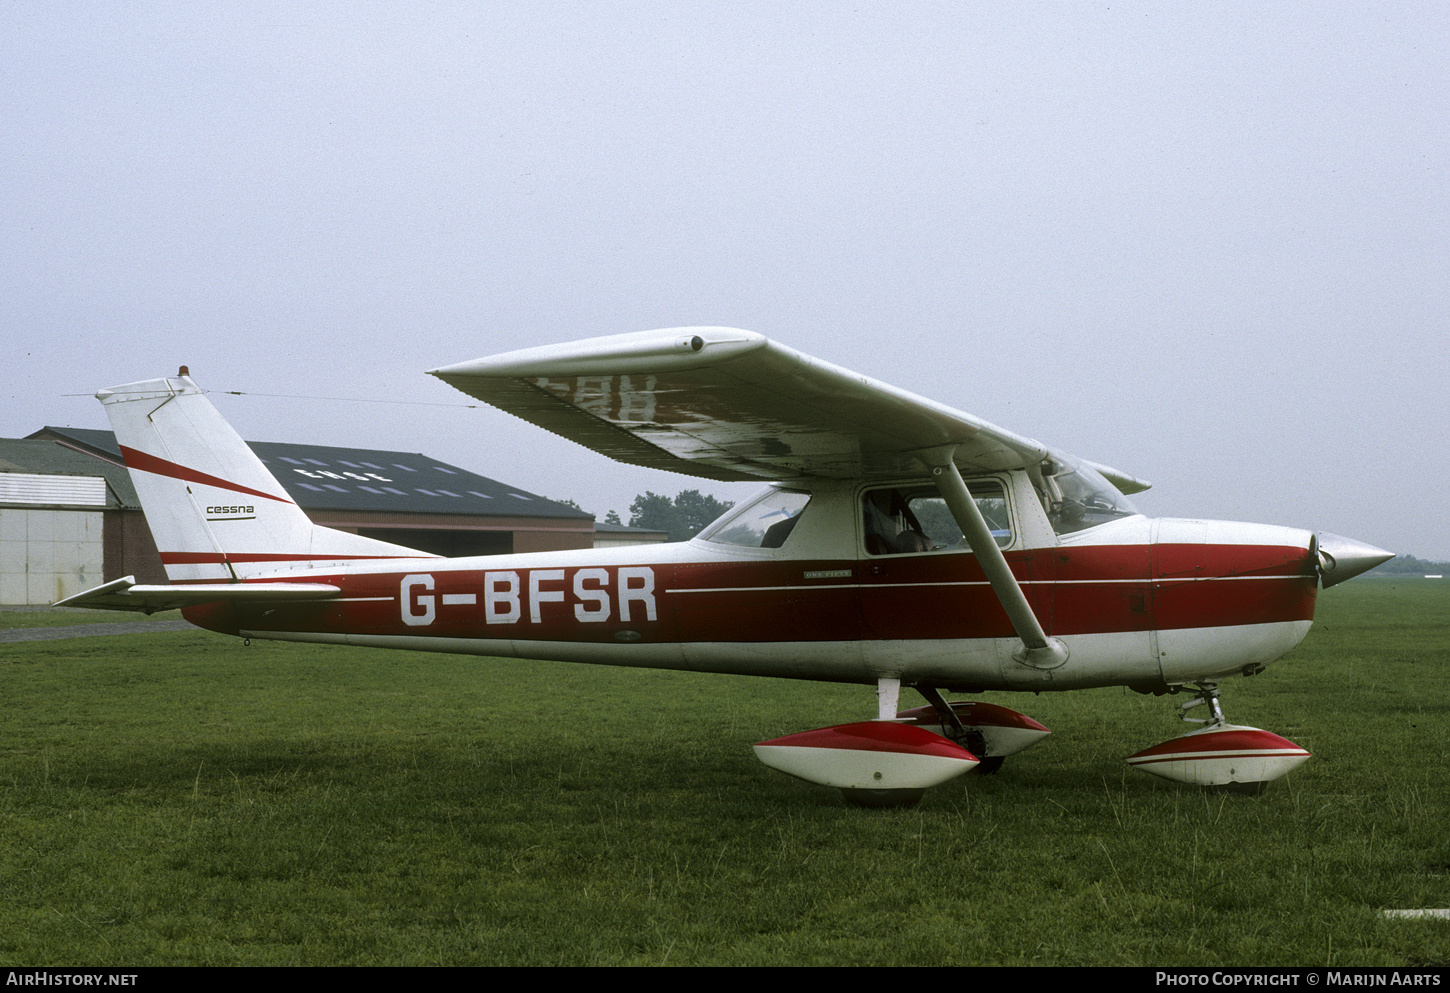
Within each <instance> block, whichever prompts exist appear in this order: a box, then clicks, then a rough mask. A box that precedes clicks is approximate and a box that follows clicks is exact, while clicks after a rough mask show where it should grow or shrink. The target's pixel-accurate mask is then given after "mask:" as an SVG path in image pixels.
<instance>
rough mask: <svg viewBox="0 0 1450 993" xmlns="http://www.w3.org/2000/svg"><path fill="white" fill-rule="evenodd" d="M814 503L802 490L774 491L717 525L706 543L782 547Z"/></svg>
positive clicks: (749, 546)
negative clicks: (807, 507) (808, 507)
mask: <svg viewBox="0 0 1450 993" xmlns="http://www.w3.org/2000/svg"><path fill="white" fill-rule="evenodd" d="M810 501H811V495H810V494H809V493H802V492H800V491H799V490H770V491H768V492H766V493H765V494H764V495H763V496H761V497H760V499H758V500H755V501H753V502H752V503H748V504H746V505H745V506H744V507H742V508H741V509H740V510H738V511H736V512H735V513H734V514H731V515H730V516H729V517H727V518H725V519H724V520H722V521H721V522H720V523H719V524H716V525H715V526H714V528H713V530H711V531H710V532H708V533H707V534H706V535H705V536H704V537H705V540H706V541H715V542H719V543H720V544H722V545H740V546H742V547H744V548H780V547H781V546H782V545H784V544H785V543H786V540H787V539H788V538H789V537H790V535H791V532H792V531H794V530H795V526H796V522H798V521H799V520H800V516H801V514H802V513H804V512H805V509H806V504H808V503H810Z"/></svg>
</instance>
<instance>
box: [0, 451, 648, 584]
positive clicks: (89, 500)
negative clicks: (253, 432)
mask: <svg viewBox="0 0 1450 993" xmlns="http://www.w3.org/2000/svg"><path fill="white" fill-rule="evenodd" d="M248 444H249V445H250V446H251V448H252V450H253V451H254V452H256V454H257V456H258V458H260V459H261V460H262V462H263V463H264V464H265V465H266V466H267V468H268V469H269V470H271V472H272V474H273V475H275V476H276V477H277V479H278V480H279V481H280V482H281V483H282V486H283V488H284V489H286V490H287V493H288V495H289V496H291V497H292V499H293V500H295V501H296V502H297V505H298V506H299V507H301V508H302V510H303V511H304V512H306V514H307V515H308V517H310V518H312V520H313V521H315V522H316V523H318V524H322V525H325V526H327V527H331V528H337V529H338V530H342V531H352V532H355V533H357V534H362V535H366V536H367V537H370V538H379V539H381V540H383V541H390V542H394V543H396V544H400V545H406V546H408V547H409V548H417V549H419V550H420V551H426V552H433V553H436V554H440V555H448V556H461V555H495V554H504V553H508V552H542V551H551V550H557V549H568V548H590V547H592V546H593V545H594V537H595V530H594V520H593V518H592V517H591V516H590V515H589V514H587V513H584V512H583V511H580V510H577V509H575V508H573V507H570V506H568V505H566V504H562V503H559V502H557V501H554V500H549V499H547V498H545V497H541V496H538V495H537V494H534V493H528V492H525V491H523V490H520V489H518V488H517V487H513V486H508V485H507V484H505V483H501V482H498V481H497V480H493V479H489V478H488V477H486V476H480V475H477V474H476V473H472V472H469V471H468V470H466V469H461V468H459V467H457V466H454V465H449V464H448V463H446V462H442V461H440V460H438V459H435V458H431V457H429V456H427V455H421V454H417V453H408V452H387V451H374V450H371V449H361V448H333V447H327V446H323V445H294V444H287V443H281V442H248ZM649 537H653V535H652V534H648V533H647V534H642V535H640V538H641V539H643V540H648V539H649ZM122 576H135V577H136V579H137V581H138V582H142V583H161V582H165V581H166V578H165V573H164V571H163V570H162V568H161V561H160V557H159V555H158V553H157V550H156V544H155V542H154V540H152V538H151V532H150V529H149V528H148V527H147V526H146V520H145V517H144V516H143V515H142V514H141V508H140V502H139V501H138V500H137V498H136V491H135V489H134V488H133V487H132V486H131V480H130V476H129V474H128V473H127V471H126V469H125V466H124V463H123V462H122V460H121V450H120V447H119V446H118V445H117V444H116V438H115V435H114V434H113V433H112V432H110V431H99V430H90V429H84V428H55V427H46V428H43V429H41V430H40V431H37V432H36V433H35V434H33V435H31V436H30V437H29V438H26V439H23V440H19V441H0V603H22V604H27V603H28V604H49V603H53V602H54V601H55V600H57V599H60V598H61V597H65V596H70V595H72V594H74V593H80V592H82V591H83V590H86V589H88V588H90V587H92V586H96V585H99V584H100V583H102V582H108V581H110V580H112V579H119V578H121V577H122Z"/></svg>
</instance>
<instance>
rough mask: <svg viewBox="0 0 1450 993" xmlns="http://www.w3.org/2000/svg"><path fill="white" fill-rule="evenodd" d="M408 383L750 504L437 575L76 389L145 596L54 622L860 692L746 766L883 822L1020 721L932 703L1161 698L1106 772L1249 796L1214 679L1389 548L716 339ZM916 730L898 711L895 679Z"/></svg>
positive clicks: (852, 376)
mask: <svg viewBox="0 0 1450 993" xmlns="http://www.w3.org/2000/svg"><path fill="white" fill-rule="evenodd" d="M432 374H433V375H435V376H437V377H438V378H440V379H442V380H443V381H444V382H447V383H450V384H452V385H453V386H455V387H457V388H458V389H460V390H462V391H463V392H465V393H467V394H469V395H470V396H473V397H477V398H478V399H480V400H485V401H487V402H488V403H490V404H493V405H494V406H497V407H499V408H501V409H503V410H505V411H508V412H509V413H511V414H514V415H516V416H518V417H521V418H523V419H524V420H526V421H529V422H531V423H533V424H536V425H538V426H539V427H542V428H546V429H548V430H550V431H553V432H555V433H557V434H560V435H563V436H564V437H566V438H570V439H572V440H574V441H576V442H579V443H580V444H583V445H586V446H588V447H590V448H593V449H594V450H596V451H598V452H602V453H604V454H605V455H609V456H611V457H613V458H615V459H618V460H619V461H621V462H627V463H631V464H634V465H640V466H650V467H655V468H661V469H671V470H674V471H676V472H681V473H686V474H689V475H694V476H700V477H704V478H706V479H714V480H760V481H762V482H765V483H768V484H769V485H768V486H766V487H765V489H764V490H763V491H762V492H761V493H760V494H759V495H758V496H756V497H755V498H754V499H752V500H749V501H746V502H744V503H742V504H741V505H740V506H738V507H735V508H733V509H732V510H731V511H730V512H729V513H727V514H726V515H725V516H724V517H722V518H721V519H720V520H718V521H716V522H715V523H714V524H712V525H711V526H710V527H708V528H706V529H705V530H704V531H703V532H702V533H701V534H700V535H699V536H698V537H697V538H695V539H693V540H691V541H688V542H681V543H677V544H670V545H662V546H661V545H653V546H636V547H625V548H608V549H593V550H588V549H586V550H575V551H560V552H540V553H531V554H519V555H496V556H487V557H478V558H440V557H437V556H432V555H428V554H426V553H422V552H418V551H416V550H414V549H410V548H405V547H401V546H398V545H393V544H388V543H385V542H382V541H376V540H373V539H370V538H366V537H362V536H359V535H355V534H349V533H345V532H341V531H336V530H332V529H329V528H325V527H320V526H317V525H314V524H312V523H311V521H309V520H308V518H307V516H306V515H305V514H304V513H303V512H302V511H301V510H300V509H299V508H298V507H297V505H296V504H295V503H293V502H292V500H291V499H290V498H289V497H288V496H287V493H286V491H285V490H284V489H283V488H282V486H281V485H280V484H279V483H278V482H277V480H276V479H275V478H274V477H273V476H272V475H271V474H270V473H269V472H268V471H267V469H266V467H265V466H264V465H263V464H262V463H261V461H259V460H258V459H257V457H256V456H255V455H253V454H252V451H251V449H250V448H248V447H247V445H246V444H245V443H244V442H243V441H242V439H241V438H240V437H239V436H238V435H237V434H236V432H235V431H233V430H232V428H231V427H230V426H229V425H228V424H227V423H226V422H225V421H224V420H222V418H221V416H220V415H219V414H218V413H217V411H216V409H215V408H214V407H213V406H212V405H211V402H210V401H209V400H208V399H207V398H206V396H205V395H204V394H203V392H202V391H201V390H200V389H199V388H198V387H197V386H196V384H195V383H194V382H192V380H191V378H190V377H189V376H188V375H186V374H185V370H184V369H183V370H182V373H181V374H178V375H177V376H176V377H174V378H170V379H155V380H149V381H146V382H139V383H130V384H128V385H125V386H116V387H112V388H110V389H107V390H102V391H101V392H100V393H99V394H97V397H98V399H100V401H101V403H102V404H104V405H105V408H106V411H107V413H108V414H109V415H110V418H111V423H112V425H113V426H114V427H115V431H116V437H117V440H118V441H119V442H120V445H121V451H122V453H123V454H124V456H125V460H126V464H127V466H128V467H129V469H130V472H131V476H132V479H133V480H134V481H135V485H136V490H137V493H138V494H139V495H140V497H141V501H142V505H143V509H144V510H145V513H146V517H147V520H148V522H149V523H150V526H151V531H152V533H153V535H154V536H155V538H156V544H157V547H158V548H159V549H160V551H161V559H162V562H163V563H164V564H165V567H166V571H167V576H168V578H169V579H170V581H171V585H165V586H144V585H137V584H136V583H135V582H134V581H133V579H131V578H126V579H120V580H116V581H114V582H111V583H107V584H106V585H104V586H101V587H98V588H96V589H93V590H90V591H88V592H86V593H82V594H80V595H78V596H74V597H70V598H68V599H66V600H62V601H61V603H62V604H63V605H68V606H76V607H105V608H113V609H118V610H142V611H146V612H148V613H149V612H152V611H156V610H164V609H169V608H178V607H179V608H181V610H182V613H183V615H184V616H185V617H186V618H187V619H188V620H189V621H191V622H192V623H194V624H197V625H199V626H201V627H204V628H208V629H210V630H213V631H219V632H223V633H226V634H231V635H236V636H239V637H243V638H273V639H280V640H288V641H309V642H322V643H327V644H338V645H366V646H369V647H374V648H406V649H415V650H417V649H421V650H425V651H437V652H463V653H468V654H475V655H491V656H510V657H515V658H529V659H557V660H561V661H569V662H593V663H600V664H605V665H623V666H646V667H655V668H668V669H688V670H694V671H699V672H723V673H743V674H750V675H758V676H785V677H793V678H797V679H815V680H834V681H839V682H852V683H862V684H866V685H874V686H875V688H876V695H877V718H876V720H874V721H863V722H859V723H853V724H845V725H838V726H834V727H828V728H821V729H818V730H815V731H806V732H802V733H800V734H793V735H789V736H787V737H784V738H778V739H775V740H773V741H766V742H761V743H760V744H758V745H757V746H756V752H757V755H758V756H759V757H760V759H761V760H762V761H763V762H765V763H766V764H767V765H769V766H771V767H773V768H776V769H779V770H781V771H784V772H786V773H789V774H791V775H794V776H797V777H799V778H802V779H805V780H808V781H811V782H815V783H819V784H823V785H826V786H830V787H835V788H839V789H841V790H843V791H844V793H845V795H846V797H847V799H848V800H850V801H851V802H855V803H859V804H863V805H868V806H890V805H906V804H911V803H914V802H916V801H917V800H918V799H920V797H921V795H922V792H923V791H924V790H925V789H927V788H929V787H930V786H933V785H935V784H937V783H940V782H944V781H946V780H947V779H950V778H951V777H953V776H957V775H960V774H961V773H963V772H965V771H968V770H970V769H972V768H974V767H977V766H978V765H979V764H980V766H981V767H982V770H983V771H992V770H994V769H995V767H996V766H998V765H1000V764H1001V762H1002V760H1003V758H1004V757H1006V756H1008V755H1012V754H1014V753H1016V752H1018V751H1021V750H1022V749H1024V748H1026V747H1028V746H1030V745H1032V744H1034V743H1036V742H1037V741H1040V740H1041V739H1042V737H1043V736H1044V735H1046V734H1047V733H1048V732H1047V729H1046V728H1045V727H1043V726H1042V725H1041V724H1039V723H1037V722H1036V721H1033V720H1032V719H1031V718H1029V717H1027V716H1025V715H1023V714H1019V713H1017V712H1016V711H1013V710H1009V709H1008V708H1006V707H1002V706H999V705H997V704H992V703H987V702H982V701H958V702H948V700H947V699H946V697H945V694H946V693H963V694H980V693H983V692H985V691H988V690H1026V691H1032V692H1041V691H1048V690H1071V689H1078V688H1083V687H1094V686H1129V687H1132V688H1133V689H1135V690H1139V691H1142V692H1145V693H1155V694H1162V693H1171V692H1178V691H1179V690H1189V691H1190V695H1191V697H1192V699H1190V700H1189V701H1188V702H1187V703H1185V704H1183V706H1182V707H1181V708H1180V710H1181V712H1182V713H1181V714H1180V716H1183V717H1184V718H1185V719H1188V718H1187V712H1188V711H1189V710H1191V709H1192V708H1194V707H1196V706H1199V705H1203V706H1204V707H1205V711H1206V713H1207V714H1208V716H1207V717H1206V718H1203V719H1201V720H1199V721H1198V722H1197V723H1201V724H1203V727H1202V728H1200V729H1199V730H1196V731H1192V732H1189V733H1188V734H1185V735H1182V736H1180V737H1177V738H1174V739H1171V740H1169V741H1167V742H1164V743H1162V744H1160V745H1156V746H1153V747H1151V748H1148V749H1145V750H1144V751H1142V752H1139V753H1138V754H1136V755H1134V756H1132V757H1131V758H1130V759H1129V760H1128V761H1129V762H1130V763H1132V764H1133V765H1135V766H1136V767H1138V768H1141V769H1143V770H1144V771H1147V772H1151V773H1155V774H1157V775H1160V776H1164V777H1167V778H1169V779H1173V780H1176V781H1179V782H1185V783H1192V784H1198V785H1203V786H1219V787H1226V788H1233V789H1240V790H1244V791H1256V790H1257V789H1260V788H1262V786H1263V784H1264V783H1266V782H1268V781H1270V780H1273V779H1276V778H1278V777H1280V776H1282V775H1284V774H1285V773H1286V772H1288V771H1289V770H1290V769H1292V768H1294V767H1295V766H1297V765H1298V764H1299V763H1301V762H1303V761H1304V760H1305V759H1307V758H1308V756H1309V753H1308V752H1306V751H1305V750H1304V749H1302V748H1299V747H1298V746H1297V745H1295V744H1294V743H1292V742H1290V741H1288V740H1286V739H1284V738H1281V737H1279V736H1277V735H1274V734H1271V733H1270V732H1268V731H1262V730H1259V729H1257V728H1248V727H1241V726H1237V725H1233V724H1229V723H1227V722H1226V721H1225V719H1224V716H1223V711H1222V708H1221V706H1220V703H1219V683H1220V681H1221V680H1223V679H1225V678H1227V677H1229V676H1234V675H1252V674H1254V673H1257V672H1260V671H1262V670H1263V668H1264V667H1265V666H1267V665H1268V664H1269V663H1271V662H1273V661H1274V660H1275V659H1278V658H1280V657H1281V656H1283V655H1284V654H1285V653H1286V652H1288V651H1289V650H1290V649H1292V648H1293V647H1294V646H1295V645H1297V644H1298V643H1299V641H1300V640H1301V639H1302V638H1303V637H1304V635H1305V634H1306V633H1307V632H1308V630H1309V626H1310V624H1311V622H1312V620H1313V617H1314V603H1315V596H1316V594H1317V592H1318V588H1319V587H1320V585H1323V586H1325V587H1328V586H1332V585H1334V584H1335V583H1339V582H1342V581H1343V580H1345V579H1348V578H1350V577H1351V576H1354V575H1357V574H1359V573H1361V572H1363V571H1365V570H1367V569H1370V568H1373V567H1374V566H1375V565H1377V564H1379V563H1380V562H1383V561H1385V560H1386V559H1389V558H1391V554H1390V553H1389V552H1385V551H1383V550H1381V549H1378V548H1374V547H1372V546H1369V545H1365V544H1362V543H1360V542H1356V541H1352V540H1349V539H1346V538H1341V537H1337V536H1333V535H1327V534H1320V535H1317V536H1316V535H1314V534H1312V533H1310V532H1308V531H1300V530H1295V529H1291V528H1285V527H1270V526H1266V525H1259V524H1237V523H1228V522H1223V521H1200V520H1174V519H1157V520H1150V519H1148V518H1146V517H1144V516H1143V515H1141V514H1139V513H1138V512H1137V511H1136V510H1135V509H1134V508H1133V506H1132V504H1131V503H1129V502H1128V500H1127V498H1126V497H1125V496H1124V494H1131V493H1135V492H1138V491H1140V490H1144V489H1147V488H1148V485H1149V484H1148V483H1146V482H1144V481H1142V480H1140V479H1137V478H1135V477H1133V476H1130V475H1128V474H1127V473H1124V472H1119V471H1117V470H1115V469H1111V468H1108V467H1107V466H1103V465H1097V464H1095V463H1091V462H1086V461H1083V460H1080V459H1076V458H1073V457H1072V456H1069V455H1067V454H1065V453H1063V452H1059V451H1056V450H1054V449H1051V448H1048V447H1047V446H1046V445H1043V444H1041V443H1039V442H1037V441H1034V440H1032V439H1031V438H1025V437H1022V436H1021V435H1017V434H1013V433H1012V432H1010V431H1007V430H1004V429H1002V428H999V427H996V426H995V425H992V424H989V423H987V422H986V421H983V420H981V419H979V418H976V417H972V416H971V415H969V414H964V413H961V412H960V411H957V410H953V409H952V408H950V407H946V406H943V405H941V404H938V403H935V402H933V401H931V400H927V399H924V398H922V397H919V396H915V395H913V394H911V393H908V392H905V391H904V390H900V389H896V388H894V387H892V386H888V385H886V384H884V383H880V382H876V381H875V380H872V379H868V378H866V377H864V376H860V375H858V374H856V373H853V372H849V371H847V370H845V369H841V368H838V367H836V366H833V365H830V364H828V363H825V362H822V361H820V360H818V359H814V358H811V357H809V356H807V355H803V354H801V353H799V352H796V351H793V350H791V349H789V348H785V347H783V346H781V345H779V344H776V343H775V342H772V341H769V340H767V339H766V338H763V337H761V336H760V335H757V334H752V333H750V332H747V331H738V330H734V329H730V328H714V327H709V328H677V329H670V330H662V331H647V332H641V333H636V334H624V335H616V336H612V337H605V338H594V339H589V340H585V341H579V342H575V343H572V344H567V345H555V346H548V347H543V348H530V349H525V350H522V351H516V352H509V353H506V354H503V355H497V356H493V357H491V358H484V359H478V360H476V361H472V362H463V363H459V364H457V365H450V366H446V367H444V368H441V369H435V370H433V372H432ZM903 686H905V687H910V688H913V689H915V690H916V691H917V692H919V693H920V694H921V696H922V697H923V698H925V700H926V701H927V705H926V706H924V707H918V708H916V709H910V710H905V711H902V710H900V709H899V707H898V698H899V694H900V690H901V688H902V687H903Z"/></svg>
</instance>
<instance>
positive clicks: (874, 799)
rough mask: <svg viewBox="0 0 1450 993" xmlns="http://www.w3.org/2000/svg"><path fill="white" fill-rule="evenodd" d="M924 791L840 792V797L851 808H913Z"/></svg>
mask: <svg viewBox="0 0 1450 993" xmlns="http://www.w3.org/2000/svg"><path fill="white" fill-rule="evenodd" d="M925 795H926V790H924V789H923V790H844V789H843V790H842V791H841V796H843V797H845V798H846V802H847V803H849V804H850V805H851V806H853V807H869V808H871V809H873V810H884V809H887V808H890V807H898V808H906V807H915V806H916V805H917V804H918V803H921V798H922V797H923V796H925Z"/></svg>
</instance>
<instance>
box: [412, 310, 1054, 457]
mask: <svg viewBox="0 0 1450 993" xmlns="http://www.w3.org/2000/svg"><path fill="white" fill-rule="evenodd" d="M432 375H435V376H437V377H438V378H439V379H442V380H443V381H444V382H447V383H449V384H451V385H453V386H455V387H457V388H458V389H460V390H462V391H463V392H464V393H467V394H468V395H470V396H473V397H476V398H478V399H480V400H483V401H485V402H487V403H490V404H493V405H494V406H496V407H499V408H501V409H503V410H505V411H507V412H509V413H511V414H514V415H515V416H517V417H520V418H522V419H524V420H526V421H528V422H530V423H532V424H536V425H538V426H539V427H542V428H545V429H546V430H549V431H552V432H554V433H555V434H559V435H562V436H563V437H565V438H569V439H571V440H573V441H576V442H578V443H580V444H583V445H585V446H587V447H589V448H592V449H594V450H595V451H598V452H600V453H602V454H605V455H608V456H609V457H611V458H614V459H616V460H618V461H621V462H627V463H630V464H633V465H641V466H648V467H651V468H659V469H669V470H672V471H675V472H681V473H686V474H688V475H694V476H701V477H704V478H707V479H717V480H751V479H756V480H761V479H763V480H790V479H796V478H800V477H803V476H824V477H830V478H873V477H884V476H893V475H899V474H902V473H906V472H917V471H920V469H921V462H920V461H919V456H920V455H921V454H923V453H925V452H926V451H929V450H932V449H940V448H942V447H944V446H949V447H952V448H954V449H955V461H956V463H957V465H958V466H960V467H961V468H962V469H963V470H966V471H972V472H991V471H996V470H1002V469H1012V468H1020V467H1023V466H1025V465H1029V464H1032V463H1034V462H1036V461H1038V460H1040V459H1042V458H1043V457H1044V456H1045V455H1046V453H1047V449H1046V447H1045V446H1043V445H1041V444H1040V443H1038V442H1036V441H1033V440H1032V439H1030V438H1024V437H1022V436H1020V435H1016V434H1013V433H1012V432H1010V431H1007V430H1005V429H1003V428H999V427H997V426H996V425H993V424H989V423H988V422H986V421H983V420H981V419H980V418H976V417H972V416H971V415H969V414H964V413H962V412H961V411H958V410H953V409H952V408H950V407H947V406H945V405H943V404H939V403H936V402H934V401H932V400H928V399H926V398H924V397H920V396H917V395H915V394H913V393H909V392H907V391H905V390H900V389H897V388H896V387H893V386H889V385H887V384H886V383H882V382H878V381H876V380H873V379H870V378H868V377H866V376H862V375H859V374H857V373H854V372H851V371H849V370H847V369H842V368H840V367H838V366H834V365H831V364H829V363H826V362H822V361H820V360H819V359H814V358H811V357H810V356H808V355H804V354H802V353H800V352H796V351H794V350H792V349H789V348H786V347H785V346H783V345H779V344H777V343H775V342H773V341H770V340H769V339H767V338H764V337H762V336H761V335H758V334H753V333H751V332H749V331H740V330H737V329H734V328H671V329H665V330H661V331H645V332H638V333H635V334H626V335H614V336H611V337H607V338H593V339H587V340H585V341H580V342H573V343H570V344H567V345H552V346H546V347H543V348H531V349H525V350H522V351H517V352H508V353H505V354H503V355H497V356H492V357H489V358H483V359H477V360H475V361H472V362H463V363H459V364H457V365H452V366H446V367H444V368H441V369H435V370H432Z"/></svg>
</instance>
